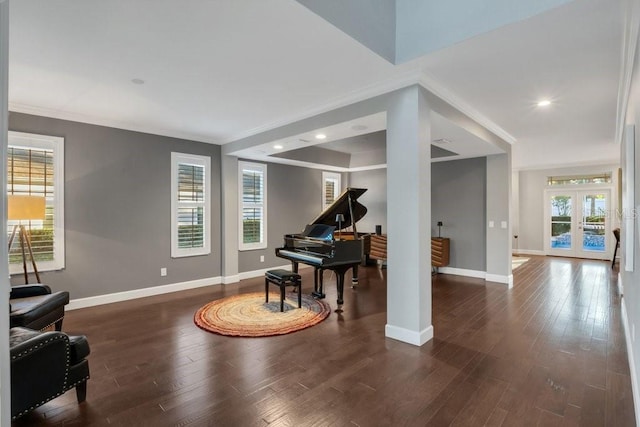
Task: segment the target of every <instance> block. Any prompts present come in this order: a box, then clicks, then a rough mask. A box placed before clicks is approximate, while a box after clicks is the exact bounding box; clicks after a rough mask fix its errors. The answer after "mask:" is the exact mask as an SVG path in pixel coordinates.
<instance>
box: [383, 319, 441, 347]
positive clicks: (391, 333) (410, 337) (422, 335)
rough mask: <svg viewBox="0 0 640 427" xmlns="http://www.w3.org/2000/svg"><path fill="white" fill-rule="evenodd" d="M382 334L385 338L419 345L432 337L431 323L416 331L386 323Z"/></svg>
mask: <svg viewBox="0 0 640 427" xmlns="http://www.w3.org/2000/svg"><path fill="white" fill-rule="evenodd" d="M384 335H385V336H386V337H387V338H392V339H394V340H398V341H402V342H406V343H407V344H413V345H417V346H421V345H423V344H425V343H426V342H428V341H431V340H432V339H433V325H429V326H428V327H427V328H425V329H423V330H422V331H420V332H417V331H411V330H409V329H405V328H401V327H399V326H393V325H389V324H387V325H385V327H384Z"/></svg>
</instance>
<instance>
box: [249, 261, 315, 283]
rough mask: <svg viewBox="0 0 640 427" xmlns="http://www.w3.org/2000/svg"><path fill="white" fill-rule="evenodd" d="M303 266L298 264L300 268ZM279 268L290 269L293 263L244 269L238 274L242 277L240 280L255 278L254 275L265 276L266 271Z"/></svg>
mask: <svg viewBox="0 0 640 427" xmlns="http://www.w3.org/2000/svg"><path fill="white" fill-rule="evenodd" d="M301 267H303V265H298V268H301ZM305 267H306V265H305ZM278 268H282V269H285V270H288V269H290V268H291V263H289V264H284V265H277V266H275V267H267V268H261V269H260V270H253V271H243V272H242V273H240V274H239V275H238V276H239V277H240V280H245V279H253V278H254V277H260V276H264V273H266V272H267V271H269V270H276V269H278Z"/></svg>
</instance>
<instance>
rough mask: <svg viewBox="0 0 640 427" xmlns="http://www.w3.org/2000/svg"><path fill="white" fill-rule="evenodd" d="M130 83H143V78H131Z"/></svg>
mask: <svg viewBox="0 0 640 427" xmlns="http://www.w3.org/2000/svg"><path fill="white" fill-rule="evenodd" d="M131 83H133V84H135V85H143V84H144V80H142V79H131Z"/></svg>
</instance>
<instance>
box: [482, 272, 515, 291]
mask: <svg viewBox="0 0 640 427" xmlns="http://www.w3.org/2000/svg"><path fill="white" fill-rule="evenodd" d="M484 280H486V281H487V282H496V283H504V284H505V285H507V286H508V287H509V288H513V274H509V275H508V276H505V275H502V274H489V273H487V274H486V275H485V277H484Z"/></svg>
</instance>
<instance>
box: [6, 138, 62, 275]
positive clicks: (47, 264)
mask: <svg viewBox="0 0 640 427" xmlns="http://www.w3.org/2000/svg"><path fill="white" fill-rule="evenodd" d="M8 141H9V142H8V145H10V146H12V147H22V148H35V149H43V150H53V187H54V191H55V198H54V201H53V210H54V212H55V215H54V217H53V233H54V236H56V237H54V239H53V261H38V263H37V264H38V271H40V272H43V271H54V270H62V269H64V268H65V245H64V242H65V235H64V138H62V137H59V136H50V135H39V134H35V133H24V132H15V131H9V140H8ZM21 141H22V142H21ZM5 161H6V159H5ZM5 173H6V169H5ZM5 191H6V189H5ZM14 244H15V243H14ZM29 266H30V263H28V262H27V268H29ZM29 271H31V270H29ZM23 272H24V270H23V268H22V264H10V265H9V274H18V273H23Z"/></svg>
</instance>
